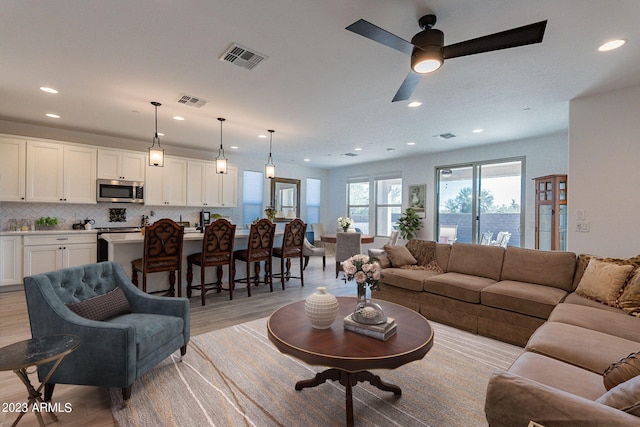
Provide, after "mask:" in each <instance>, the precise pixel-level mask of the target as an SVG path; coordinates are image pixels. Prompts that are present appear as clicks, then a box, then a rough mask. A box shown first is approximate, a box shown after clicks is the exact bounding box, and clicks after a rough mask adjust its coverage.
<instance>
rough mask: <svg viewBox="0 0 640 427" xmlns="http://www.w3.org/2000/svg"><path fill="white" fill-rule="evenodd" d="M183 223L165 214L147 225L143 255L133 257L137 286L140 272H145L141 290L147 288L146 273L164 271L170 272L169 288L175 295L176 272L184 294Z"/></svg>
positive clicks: (180, 290) (169, 292) (168, 290)
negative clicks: (166, 216)
mask: <svg viewBox="0 0 640 427" xmlns="http://www.w3.org/2000/svg"><path fill="white" fill-rule="evenodd" d="M183 239H184V226H182V225H178V224H177V223H176V222H175V221H173V220H171V219H169V218H162V219H159V220H158V221H156V222H154V223H153V225H149V226H146V227H145V228H144V246H143V249H142V250H143V252H142V258H138V259H134V260H133V261H131V270H132V272H131V282H132V283H133V284H134V285H136V286H138V272H140V273H142V291H143V292H147V275H148V274H149V273H158V272H161V271H168V272H169V289H167V290H166V291H154V292H151V293H160V292H166V294H165V295H167V296H175V284H176V272H177V273H178V296H179V297H180V296H182V241H183Z"/></svg>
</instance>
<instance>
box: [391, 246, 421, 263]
mask: <svg viewBox="0 0 640 427" xmlns="http://www.w3.org/2000/svg"><path fill="white" fill-rule="evenodd" d="M384 251H385V252H386V253H387V257H388V258H389V261H391V265H392V266H393V267H396V268H398V267H402V266H403V265H413V264H415V263H417V261H416V259H415V258H414V257H413V255H411V252H409V249H407V248H406V247H404V246H389V245H384Z"/></svg>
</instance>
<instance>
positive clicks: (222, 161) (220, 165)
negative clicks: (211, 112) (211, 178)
mask: <svg viewBox="0 0 640 427" xmlns="http://www.w3.org/2000/svg"><path fill="white" fill-rule="evenodd" d="M225 120H226V119H225V118H222V117H218V121H219V122H220V149H218V157H216V173H220V174H222V173H224V174H226V173H227V158H226V157H225V156H224V147H223V146H222V122H224V121H225Z"/></svg>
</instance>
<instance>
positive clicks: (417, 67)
mask: <svg viewBox="0 0 640 427" xmlns="http://www.w3.org/2000/svg"><path fill="white" fill-rule="evenodd" d="M441 65H442V62H440V61H438V60H437V59H426V60H423V61H420V62H417V63H415V64H413V66H412V68H413V71H415V72H416V73H418V74H427V73H432V72H434V71H436V70H437V69H438V68H440V66H441Z"/></svg>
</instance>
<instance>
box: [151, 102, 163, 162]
mask: <svg viewBox="0 0 640 427" xmlns="http://www.w3.org/2000/svg"><path fill="white" fill-rule="evenodd" d="M151 105H153V106H154V107H155V109H156V133H155V135H154V137H153V144H152V145H151V147H149V166H157V167H163V166H164V148H162V147H161V146H160V138H158V107H159V106H161V105H162V104H160V103H159V102H156V101H153V102H151ZM156 142H157V143H158V146H157V147H156Z"/></svg>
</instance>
